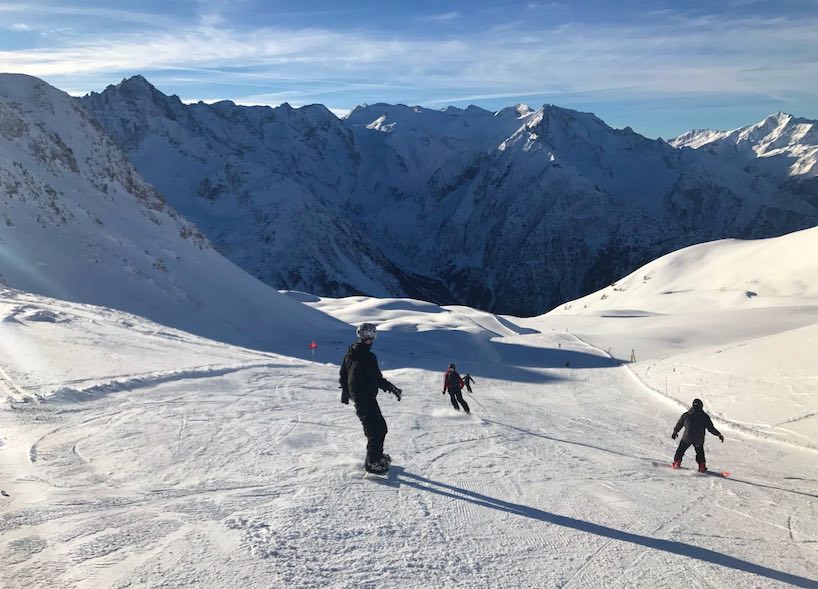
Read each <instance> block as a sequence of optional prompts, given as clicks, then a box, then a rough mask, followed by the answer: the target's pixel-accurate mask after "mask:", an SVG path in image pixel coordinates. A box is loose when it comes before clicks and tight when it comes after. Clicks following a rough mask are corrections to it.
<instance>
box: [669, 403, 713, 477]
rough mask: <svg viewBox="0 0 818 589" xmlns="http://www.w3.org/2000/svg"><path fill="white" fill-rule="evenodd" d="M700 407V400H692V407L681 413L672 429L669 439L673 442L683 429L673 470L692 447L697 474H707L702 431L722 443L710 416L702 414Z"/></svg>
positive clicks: (679, 464)
mask: <svg viewBox="0 0 818 589" xmlns="http://www.w3.org/2000/svg"><path fill="white" fill-rule="evenodd" d="M702 407H703V406H702V400H701V399H693V406H692V407H691V408H690V409H688V410H687V411H685V412H684V413H682V416H681V417H680V418H679V421H678V422H677V423H676V427H674V428H673V434H672V435H671V436H670V437H671V438H673V439H674V440H675V439H676V438H677V437H678V436H679V430H681V429H682V428H684V429H685V431H684V434H682V441H681V442H679V447H678V448H677V449H676V456H675V457H674V458H673V465H672V466H673V468H679V467H680V466H681V465H682V457H683V456H684V453H685V452H686V451H687V449H688V448H689V447H690V446H693V447H694V448H695V449H696V462H698V463H699V472H707V465H706V464H705V461H704V430H707V431H709V432H710V433H711V434H713V435H714V436H717V437H718V438H719V439H720V440H721V441H722V442H724V436H723V435H721V433H719V430H717V429H716V428H715V427H713V422H712V421H711V419H710V416H709V415H708V414H707V413H705V412H704V409H703V408H702Z"/></svg>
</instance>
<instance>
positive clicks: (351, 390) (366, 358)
mask: <svg viewBox="0 0 818 589" xmlns="http://www.w3.org/2000/svg"><path fill="white" fill-rule="evenodd" d="M355 333H356V335H357V336H358V341H357V342H355V343H354V344H352V345H351V346H349V349H348V350H347V353H346V355H345V356H344V360H343V362H342V363H341V374H340V377H339V379H338V380H339V382H340V383H341V403H344V404H348V403H349V400H350V399H352V401H353V402H354V403H355V414H356V415H357V416H358V419H360V420H361V425H363V426H364V435H365V436H366V440H367V442H366V461H365V462H364V468H365V469H366V471H367V472H371V473H374V474H384V473H385V472H386V471H387V470H389V464H390V463H391V462H392V459H391V457H390V456H389V455H388V454H384V453H383V441H384V439H385V438H386V432H387V431H388V430H387V427H386V420H385V419H384V418H383V415H382V414H381V408H380V406H378V400H377V396H378V389H383V390H384V391H389V392H390V393H392V394H393V395H395V397H397V398H398V401H400V398H401V392H402V391H401V390H400V389H399V388H398V387H396V386H395V385H393V384H392V383H391V382H389V381H388V380H386V379H385V378H384V377H383V375H382V374H381V369H380V368H379V367H378V358H377V357H376V356H375V354H373V353H372V352H371V351H370V348H371V347H372V343H373V342H374V341H375V338H376V337H378V331H377V329H376V327H375V326H374V325H372V324H371V323H362V324H361V325H360V327H358V329H357V330H356V332H355Z"/></svg>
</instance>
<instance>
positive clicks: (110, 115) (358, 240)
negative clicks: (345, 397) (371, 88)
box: [88, 102, 814, 314]
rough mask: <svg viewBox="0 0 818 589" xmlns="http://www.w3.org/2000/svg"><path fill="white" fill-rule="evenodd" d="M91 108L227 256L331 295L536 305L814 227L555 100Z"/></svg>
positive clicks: (758, 191) (520, 309)
mask: <svg viewBox="0 0 818 589" xmlns="http://www.w3.org/2000/svg"><path fill="white" fill-rule="evenodd" d="M88 107H89V109H90V110H92V111H93V112H94V113H95V114H96V116H97V117H98V119H99V120H100V121H101V122H103V124H104V126H105V128H106V129H107V130H108V131H109V132H110V133H111V134H112V136H114V137H115V138H116V140H117V141H118V142H120V144H121V145H125V146H126V147H127V149H128V150H129V153H130V154H131V156H132V158H133V159H134V161H136V162H138V164H139V166H140V169H141V170H144V173H145V175H146V177H148V178H149V179H150V180H151V181H153V182H155V183H156V184H157V185H158V186H160V188H161V190H162V191H163V192H164V193H166V194H167V195H172V199H173V200H172V201H171V202H172V203H174V205H175V206H176V207H177V208H179V209H180V210H181V211H182V212H183V213H184V214H186V215H189V216H190V217H191V218H193V219H194V220H195V221H196V222H197V224H199V225H200V226H201V227H202V228H203V229H204V230H205V232H206V233H207V234H208V235H210V236H217V237H215V238H214V239H216V242H215V243H216V246H217V247H218V248H220V250H221V251H224V252H225V253H227V255H230V256H231V259H233V260H234V261H236V263H238V264H239V265H241V266H242V267H244V268H246V269H248V271H250V272H251V273H253V274H254V275H255V276H257V277H259V278H260V279H262V280H263V281H265V282H267V283H268V284H271V285H274V286H276V287H278V288H290V289H297V290H305V291H311V292H315V293H317V294H323V295H330V296H340V295H346V294H353V293H366V294H371V295H376V296H382V295H398V296H405V295H408V296H413V297H416V298H423V299H427V300H433V301H435V302H440V303H466V304H470V305H473V306H478V307H482V308H487V309H491V310H494V311H499V312H510V313H522V314H525V313H531V312H539V311H542V310H544V308H545V307H547V306H548V305H554V304H558V303H559V302H560V301H561V300H564V299H566V298H573V297H574V296H576V294H577V293H579V292H582V291H585V292H588V291H589V290H590V289H593V288H595V287H597V286H598V285H599V284H600V283H604V282H605V281H607V280H613V279H615V278H616V277H617V276H616V275H617V274H618V273H621V272H622V273H624V272H626V271H630V270H632V269H633V267H635V266H633V265H632V264H634V263H641V262H643V261H644V260H645V259H646V258H648V257H652V256H655V255H658V254H661V253H666V252H667V251H670V249H672V248H675V247H680V246H683V245H689V244H690V243H692V242H694V241H700V240H705V239H714V238H719V237H724V236H725V235H733V236H737V235H740V236H747V237H751V236H761V235H765V234H766V235H769V234H771V233H773V232H780V231H781V230H782V228H783V227H784V226H786V229H784V230H792V229H795V228H800V227H801V226H803V225H802V224H803V223H806V222H809V221H808V219H812V218H814V217H812V216H810V215H811V214H812V213H810V211H809V209H808V208H805V207H804V205H803V203H802V202H801V201H800V200H798V199H794V200H793V203H792V206H791V207H790V206H789V205H787V204H786V201H785V200H783V199H779V198H777V197H778V196H779V195H778V194H777V193H776V192H775V189H774V188H773V187H772V186H771V185H770V183H769V182H766V181H764V180H763V179H762V180H761V181H760V182H756V181H757V180H759V179H758V178H755V177H753V176H751V175H750V174H748V173H747V172H746V171H745V170H744V169H743V168H742V167H738V166H733V165H732V164H726V165H725V164H724V162H722V161H720V160H719V158H718V157H717V156H716V155H714V154H712V153H709V152H702V153H694V152H693V151H691V150H685V151H681V150H676V149H674V148H673V147H671V146H670V145H667V144H666V143H664V142H663V141H657V140H651V139H647V138H645V137H643V136H641V135H639V134H638V133H635V132H634V131H633V130H631V129H629V128H625V129H614V128H612V127H610V126H609V125H607V124H606V123H605V122H604V121H602V120H601V119H599V118H598V117H596V116H595V115H594V114H592V113H586V112H581V111H577V110H573V109H568V108H564V107H559V106H557V105H552V104H544V105H542V106H541V107H540V108H538V109H536V110H533V109H531V108H530V107H528V106H526V105H517V106H512V107H508V108H504V109H501V110H499V111H496V112H493V111H487V110H485V109H483V108H480V107H474V106H472V107H469V108H465V109H463V108H457V107H447V108H444V109H432V108H424V107H418V106H409V105H405V104H385V103H376V104H362V105H359V106H357V107H356V108H355V109H353V110H352V111H351V112H350V113H349V115H347V117H346V118H344V119H343V120H339V119H337V118H335V117H334V115H332V114H331V113H330V112H329V111H327V110H326V109H325V108H324V107H321V106H310V107H303V108H301V109H293V108H292V107H290V106H289V105H282V106H280V107H277V108H276V109H266V110H263V111H262V110H260V109H261V108H263V107H256V108H255V109H254V108H250V107H234V106H230V105H229V104H221V105H219V107H217V108H218V109H220V110H221V111H223V112H220V113H219V114H218V115H215V114H214V112H215V110H216V108H215V107H212V106H208V105H192V106H180V108H179V109H177V110H175V111H174V112H173V113H170V115H168V116H165V115H164V114H162V113H158V114H159V116H153V113H151V114H146V111H148V110H149V109H148V108H147V107H146V105H145V104H140V103H138V102H122V103H119V104H117V103H106V102H97V103H91V104H88ZM262 115H263V116H262ZM173 117H176V119H174V118H173ZM321 119H325V120H321ZM770 203H774V204H770ZM778 203H784V205H786V206H785V207H784V209H782V208H775V207H778V206H780V205H779V204H778ZM768 209H773V210H772V211H771V212H768ZM785 209H786V210H785ZM790 209H792V210H790ZM794 211H797V214H794ZM668 228H672V230H669V229H668ZM228 252H229V253H228ZM520 265H521V266H522V267H524V268H525V269H526V270H525V272H526V275H525V276H523V277H522V278H523V279H521V277H520V276H519V275H518V274H519V273H515V272H514V270H513V268H514V267H515V266H520ZM532 285H534V286H532Z"/></svg>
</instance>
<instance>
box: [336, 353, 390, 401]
mask: <svg viewBox="0 0 818 589" xmlns="http://www.w3.org/2000/svg"><path fill="white" fill-rule="evenodd" d="M369 348H370V346H369V345H368V344H364V343H362V342H356V343H354V344H352V345H351V346H349V349H348V350H347V353H346V355H344V360H343V362H342V363H341V375H340V377H339V378H338V381H339V382H340V383H341V402H342V403H346V402H347V401H348V400H349V399H350V398H351V399H352V400H353V401H356V400H359V401H360V400H368V399H374V398H375V397H377V396H378V389H383V390H385V391H391V390H393V389H394V388H395V387H394V385H393V384H392V383H390V382H389V381H388V380H386V379H385V378H384V377H383V375H382V374H381V369H380V368H379V367H378V358H377V357H376V356H375V354H373V353H372V352H371V351H370V350H369Z"/></svg>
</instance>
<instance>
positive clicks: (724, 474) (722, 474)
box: [653, 462, 732, 478]
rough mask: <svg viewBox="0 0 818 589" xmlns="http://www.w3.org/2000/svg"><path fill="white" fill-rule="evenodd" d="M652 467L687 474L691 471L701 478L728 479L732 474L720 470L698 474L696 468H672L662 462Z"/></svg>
mask: <svg viewBox="0 0 818 589" xmlns="http://www.w3.org/2000/svg"><path fill="white" fill-rule="evenodd" d="M653 466H666V467H667V468H669V469H671V470H686V471H688V472H690V471H693V472H694V473H696V474H698V475H702V476H711V477H722V478H727V477H729V476H730V475H731V474H732V473H731V472H730V471H728V470H722V471H718V470H706V471H704V472H699V471H698V469H697V468H686V467H684V466H680V467H679V468H673V466H672V465H670V464H666V463H664V462H654V463H653Z"/></svg>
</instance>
